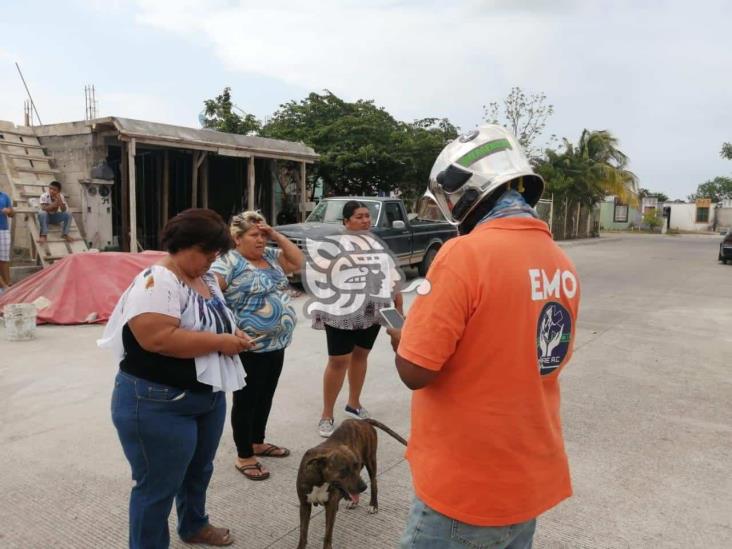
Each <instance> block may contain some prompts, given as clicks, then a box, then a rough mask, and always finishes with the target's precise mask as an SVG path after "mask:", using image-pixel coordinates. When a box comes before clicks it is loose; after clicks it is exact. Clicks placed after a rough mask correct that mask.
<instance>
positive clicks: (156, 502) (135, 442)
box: [112, 372, 226, 549]
mask: <svg viewBox="0 0 732 549" xmlns="http://www.w3.org/2000/svg"><path fill="white" fill-rule="evenodd" d="M225 416H226V395H225V393H223V392H215V393H214V392H210V393H200V392H192V391H184V390H182V389H176V388H174V387H169V386H167V385H161V384H159V383H152V382H149V381H146V380H144V379H141V378H138V377H135V376H131V375H129V374H126V373H124V372H119V373H118V374H117V378H116V379H115V384H114V391H113V393H112V422H113V423H114V426H115V427H116V428H117V434H118V435H119V440H120V442H121V443H122V449H123V450H124V453H125V456H126V457H127V461H129V462H130V467H131V468H132V479H133V480H134V481H135V485H134V486H133V488H132V493H131V494H130V510H129V515H130V532H129V533H130V547H131V548H134V549H138V548H151V549H153V548H154V549H158V548H165V547H168V545H169V544H170V534H169V533H168V516H169V515H170V510H171V508H172V505H173V500H174V499H175V501H176V506H177V510H178V535H179V536H180V537H181V538H182V539H187V538H190V537H191V536H193V535H194V534H196V533H197V532H198V531H199V530H200V529H201V528H203V527H204V526H206V525H207V524H208V516H207V515H206V489H207V488H208V483H209V481H210V480H211V475H212V473H213V459H214V456H215V455H216V449H217V448H218V446H219V440H220V439H221V432H222V430H223V428H224V419H225Z"/></svg>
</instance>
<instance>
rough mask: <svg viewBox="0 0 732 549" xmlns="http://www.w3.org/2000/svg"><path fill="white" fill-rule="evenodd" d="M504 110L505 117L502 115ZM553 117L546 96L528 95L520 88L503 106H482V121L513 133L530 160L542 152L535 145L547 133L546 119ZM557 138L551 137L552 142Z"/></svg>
mask: <svg viewBox="0 0 732 549" xmlns="http://www.w3.org/2000/svg"><path fill="white" fill-rule="evenodd" d="M501 108H503V116H501V115H500V111H501ZM552 114H554V105H549V104H547V103H546V95H544V94H543V93H533V94H529V95H527V94H526V93H525V92H524V91H523V90H522V89H521V88H519V87H518V86H516V87H513V88H511V92H510V93H509V94H508V95H507V96H506V97H505V99H503V101H502V102H501V103H498V102H496V101H494V102H492V103H489V104H488V105H483V119H484V120H485V121H486V122H488V123H489V124H501V125H502V126H505V127H506V128H508V129H509V130H511V131H512V132H513V134H514V135H515V136H516V138H517V139H518V140H519V143H521V145H522V146H523V148H524V150H525V151H526V154H527V155H528V156H529V157H532V158H534V157H537V156H539V154H540V150H539V149H538V148H536V147H535V146H534V143H535V141H536V139H537V138H538V137H539V136H540V135H541V134H542V133H544V129H545V128H546V123H547V120H549V117H551V115H552ZM554 138H555V137H554V136H552V139H554Z"/></svg>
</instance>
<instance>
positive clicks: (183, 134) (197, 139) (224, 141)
mask: <svg viewBox="0 0 732 549" xmlns="http://www.w3.org/2000/svg"><path fill="white" fill-rule="evenodd" d="M106 123H111V124H113V125H114V127H115V128H116V129H117V131H119V133H120V134H121V135H126V136H129V137H135V138H138V139H140V140H143V141H144V140H145V139H148V140H161V141H167V142H171V143H179V145H185V144H198V145H207V146H210V147H213V148H218V149H223V150H221V151H219V152H220V153H223V154H226V152H227V150H233V151H241V152H244V153H252V154H254V155H255V156H273V157H287V158H293V159H299V160H306V161H310V162H314V161H316V160H317V159H318V158H319V156H318V154H317V153H316V152H315V151H314V150H313V149H311V148H310V147H308V146H307V145H305V144H303V143H296V142H293V141H282V140H279V139H269V138H266V137H255V136H250V135H238V134H233V133H225V132H219V131H216V130H208V129H197V128H186V127H184V126H173V125H170V124H160V123H158V122H147V121H143V120H133V119H131V118H119V117H116V116H112V117H108V118H102V119H97V120H92V121H90V124H93V125H104V124H106Z"/></svg>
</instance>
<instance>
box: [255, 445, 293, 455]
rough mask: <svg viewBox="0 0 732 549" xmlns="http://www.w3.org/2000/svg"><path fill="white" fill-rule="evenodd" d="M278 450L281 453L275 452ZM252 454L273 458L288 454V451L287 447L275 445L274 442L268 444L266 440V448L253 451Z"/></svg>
mask: <svg viewBox="0 0 732 549" xmlns="http://www.w3.org/2000/svg"><path fill="white" fill-rule="evenodd" d="M278 451H280V452H281V453H275V452H278ZM254 455H255V456H257V457H260V456H264V457H273V458H284V457H287V456H289V455H290V451H289V450H288V449H287V448H284V447H282V446H277V445H276V444H270V443H269V442H268V443H267V448H266V449H265V450H263V451H262V452H254Z"/></svg>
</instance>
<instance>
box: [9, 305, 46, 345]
mask: <svg viewBox="0 0 732 549" xmlns="http://www.w3.org/2000/svg"><path fill="white" fill-rule="evenodd" d="M37 313H38V311H37V310H36V306H35V305H33V304H31V303H14V304H10V305H5V308H4V309H3V314H4V315H5V338H6V339H7V340H8V341H29V340H31V339H35V337H36V315H37Z"/></svg>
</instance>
